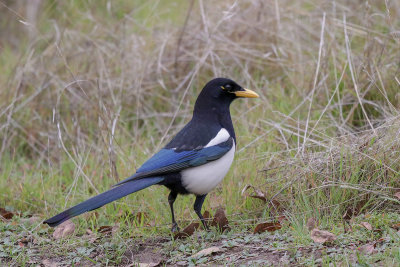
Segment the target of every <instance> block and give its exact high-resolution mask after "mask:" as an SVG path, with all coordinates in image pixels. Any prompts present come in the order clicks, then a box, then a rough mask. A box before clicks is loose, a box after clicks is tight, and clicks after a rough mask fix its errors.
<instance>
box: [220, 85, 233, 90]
mask: <svg viewBox="0 0 400 267" xmlns="http://www.w3.org/2000/svg"><path fill="white" fill-rule="evenodd" d="M221 88H222V90H225V91H228V92H230V91H231V90H232V86H231V85H230V84H226V85H224V86H221Z"/></svg>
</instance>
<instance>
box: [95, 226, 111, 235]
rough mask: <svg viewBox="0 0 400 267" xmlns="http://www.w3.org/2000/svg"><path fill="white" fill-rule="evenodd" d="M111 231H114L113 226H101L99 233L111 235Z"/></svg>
mask: <svg viewBox="0 0 400 267" xmlns="http://www.w3.org/2000/svg"><path fill="white" fill-rule="evenodd" d="M111 231H112V226H110V225H103V226H100V227H99V229H97V232H99V233H100V234H105V235H108V234H111Z"/></svg>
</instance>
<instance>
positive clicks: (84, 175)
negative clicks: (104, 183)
mask: <svg viewBox="0 0 400 267" xmlns="http://www.w3.org/2000/svg"><path fill="white" fill-rule="evenodd" d="M57 129H58V139H59V140H60V143H61V147H62V148H63V149H64V151H65V153H66V154H67V155H68V157H69V159H70V160H71V161H72V162H73V163H74V165H75V166H76V167H77V168H78V170H79V172H80V173H81V174H82V175H83V177H85V178H86V180H87V181H88V182H89V184H90V185H91V186H92V187H93V189H94V191H96V193H97V194H99V191H98V190H97V188H96V187H95V186H94V184H93V183H92V180H90V178H89V177H88V176H87V175H86V174H85V172H84V171H83V170H82V168H81V166H80V165H79V164H78V163H77V162H76V161H75V159H74V158H73V157H72V155H71V154H70V153H69V152H68V150H67V148H66V147H65V145H64V142H63V139H62V136H61V129H60V123H59V122H57Z"/></svg>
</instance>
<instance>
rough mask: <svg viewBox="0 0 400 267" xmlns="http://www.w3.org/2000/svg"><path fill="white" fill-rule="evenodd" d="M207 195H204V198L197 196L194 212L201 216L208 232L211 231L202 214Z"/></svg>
mask: <svg viewBox="0 0 400 267" xmlns="http://www.w3.org/2000/svg"><path fill="white" fill-rule="evenodd" d="M206 196H207V194H205V195H202V196H196V200H195V202H194V211H195V212H196V214H197V216H199V218H200V220H201V223H202V224H203V226H204V229H206V230H207V231H208V230H210V229H209V228H208V226H207V224H206V221H205V220H204V218H203V215H202V214H201V207H202V206H203V203H204V199H206Z"/></svg>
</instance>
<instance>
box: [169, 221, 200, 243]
mask: <svg viewBox="0 0 400 267" xmlns="http://www.w3.org/2000/svg"><path fill="white" fill-rule="evenodd" d="M199 226H200V224H199V223H191V224H189V225H188V226H186V227H185V229H183V230H182V231H180V232H179V233H176V234H175V235H174V239H184V238H187V237H189V236H191V235H193V233H194V231H196V230H197V228H199Z"/></svg>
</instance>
